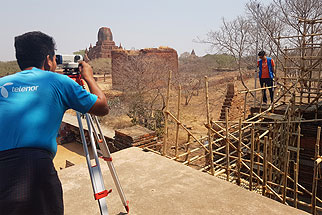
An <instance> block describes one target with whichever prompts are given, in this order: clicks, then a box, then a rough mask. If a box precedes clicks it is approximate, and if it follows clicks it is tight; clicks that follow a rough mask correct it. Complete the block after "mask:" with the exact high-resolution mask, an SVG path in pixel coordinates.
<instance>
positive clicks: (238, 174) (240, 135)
mask: <svg viewBox="0 0 322 215" xmlns="http://www.w3.org/2000/svg"><path fill="white" fill-rule="evenodd" d="M241 127H242V120H241V118H239V126H238V132H239V141H238V145H237V157H238V160H237V185H240V170H241V142H242V128H241Z"/></svg>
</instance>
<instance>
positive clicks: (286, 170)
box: [283, 151, 290, 204]
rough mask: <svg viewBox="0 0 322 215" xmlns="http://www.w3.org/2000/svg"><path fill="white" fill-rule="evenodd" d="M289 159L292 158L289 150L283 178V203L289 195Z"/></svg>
mask: <svg viewBox="0 0 322 215" xmlns="http://www.w3.org/2000/svg"><path fill="white" fill-rule="evenodd" d="M289 160H290V151H287V159H286V163H285V172H284V180H283V203H284V204H285V203H286V196H287V190H286V188H287V175H288V167H289Z"/></svg>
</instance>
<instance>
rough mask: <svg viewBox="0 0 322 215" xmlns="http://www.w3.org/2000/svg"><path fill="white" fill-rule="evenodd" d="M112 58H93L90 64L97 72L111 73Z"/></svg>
mask: <svg viewBox="0 0 322 215" xmlns="http://www.w3.org/2000/svg"><path fill="white" fill-rule="evenodd" d="M111 61H112V60H111V59H110V58H98V59H94V60H91V61H90V62H89V64H90V65H91V66H92V68H93V72H94V73H95V74H104V73H107V74H111V73H112V63H111Z"/></svg>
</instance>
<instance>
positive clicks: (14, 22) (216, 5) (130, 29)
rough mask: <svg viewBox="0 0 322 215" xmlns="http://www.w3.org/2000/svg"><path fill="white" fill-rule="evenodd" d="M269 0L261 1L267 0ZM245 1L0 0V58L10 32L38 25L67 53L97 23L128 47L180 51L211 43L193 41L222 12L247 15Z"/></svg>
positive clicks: (9, 48)
mask: <svg viewBox="0 0 322 215" xmlns="http://www.w3.org/2000/svg"><path fill="white" fill-rule="evenodd" d="M268 1H269V0H265V2H268ZM246 2H248V0H220V1H219V0H199V1H196V0H195V1H193V0H162V1H155V0H136V1H134V0H115V1H107V0H87V1H84V0H77V1H76V0H51V1H47V0H0V3H1V7H0V50H1V51H0V61H7V60H14V59H15V52H14V46H13V43H14V37H15V36H17V35H20V34H23V33H25V32H28V31H34V30H40V31H42V32H44V33H47V34H49V35H51V36H53V37H54V39H55V41H56V44H57V49H58V50H57V52H58V53H63V54H71V53H72V52H74V51H77V50H80V49H85V48H86V47H89V44H90V43H92V44H93V45H95V43H96V41H97V33H98V29H99V28H100V27H103V26H105V27H109V28H111V30H112V33H113V38H114V41H115V42H116V44H117V45H119V44H120V43H122V46H123V47H124V48H126V49H131V48H135V49H141V48H148V47H159V46H169V47H172V48H174V49H176V50H177V51H178V54H179V55H180V54H181V53H183V52H185V51H188V52H190V51H191V50H192V49H195V52H196V54H197V55H199V56H201V55H204V54H206V53H208V52H209V46H208V45H205V44H198V43H195V42H193V39H196V38H197V37H198V36H199V37H201V38H202V37H205V35H206V34H207V32H209V31H210V30H216V29H218V28H219V27H220V25H221V23H222V21H221V19H222V17H225V18H226V19H227V20H232V19H234V18H236V17H237V16H238V15H243V14H245V6H244V5H245V3H246Z"/></svg>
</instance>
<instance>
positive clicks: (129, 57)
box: [112, 47, 178, 90]
mask: <svg viewBox="0 0 322 215" xmlns="http://www.w3.org/2000/svg"><path fill="white" fill-rule="evenodd" d="M169 70H171V71H172V74H174V75H176V74H177V73H178V54H177V51H176V50H174V49H172V48H169V47H159V48H146V49H141V50H137V51H134V50H121V49H118V50H113V51H112V87H113V89H117V90H127V89H128V90H132V89H135V90H140V89H141V88H146V87H149V88H150V87H152V88H158V87H163V86H166V83H167V82H166V80H167V77H168V73H169Z"/></svg>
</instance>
